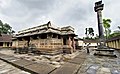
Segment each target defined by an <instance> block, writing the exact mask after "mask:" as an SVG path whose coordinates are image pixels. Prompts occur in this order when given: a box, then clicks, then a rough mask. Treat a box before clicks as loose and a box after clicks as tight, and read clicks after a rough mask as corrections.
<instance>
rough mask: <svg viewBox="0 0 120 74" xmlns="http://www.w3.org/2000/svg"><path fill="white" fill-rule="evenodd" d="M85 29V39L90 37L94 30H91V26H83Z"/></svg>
mask: <svg viewBox="0 0 120 74" xmlns="http://www.w3.org/2000/svg"><path fill="white" fill-rule="evenodd" d="M85 30H86V32H85V34H86V38H87V39H90V38H91V39H92V37H93V36H94V30H93V28H85Z"/></svg>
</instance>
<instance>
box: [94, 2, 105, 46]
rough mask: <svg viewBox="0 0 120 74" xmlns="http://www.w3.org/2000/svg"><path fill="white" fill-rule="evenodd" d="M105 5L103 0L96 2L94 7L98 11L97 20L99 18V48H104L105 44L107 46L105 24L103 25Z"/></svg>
mask: <svg viewBox="0 0 120 74" xmlns="http://www.w3.org/2000/svg"><path fill="white" fill-rule="evenodd" d="M103 7H104V4H102V1H98V2H96V3H95V7H94V10H95V12H97V20H98V32H99V41H100V47H99V48H103V46H105V39H104V32H103V26H102V10H103Z"/></svg>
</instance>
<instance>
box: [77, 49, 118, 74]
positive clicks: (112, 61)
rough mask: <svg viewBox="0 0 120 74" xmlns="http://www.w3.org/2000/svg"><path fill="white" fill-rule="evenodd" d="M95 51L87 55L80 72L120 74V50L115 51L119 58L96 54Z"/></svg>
mask: <svg viewBox="0 0 120 74" xmlns="http://www.w3.org/2000/svg"><path fill="white" fill-rule="evenodd" d="M94 52H95V51H92V52H91V53H90V54H89V55H88V56H87V59H86V60H85V61H84V63H83V64H82V66H81V68H80V70H79V72H78V74H120V52H118V51H115V54H116V55H117V58H114V57H105V56H94V55H93V53H94Z"/></svg>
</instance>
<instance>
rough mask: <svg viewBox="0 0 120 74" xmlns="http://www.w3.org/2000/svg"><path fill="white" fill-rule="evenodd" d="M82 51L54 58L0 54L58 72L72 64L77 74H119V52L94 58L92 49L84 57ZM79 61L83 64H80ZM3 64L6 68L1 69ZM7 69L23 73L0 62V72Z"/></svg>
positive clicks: (11, 53)
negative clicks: (48, 66) (46, 65)
mask: <svg viewBox="0 0 120 74" xmlns="http://www.w3.org/2000/svg"><path fill="white" fill-rule="evenodd" d="M84 51H86V50H79V51H77V52H75V53H73V54H64V55H63V54H61V55H56V56H47V55H34V54H14V51H13V50H8V49H2V50H0V53H2V54H6V55H10V56H11V55H12V56H15V57H17V58H24V59H27V60H32V61H34V62H37V63H40V62H42V63H47V64H50V65H52V66H53V67H55V68H57V69H58V70H59V67H60V68H61V69H60V70H62V68H66V67H64V65H66V66H67V64H71V65H72V64H73V66H75V67H76V68H75V69H77V72H76V73H77V74H120V52H119V51H115V54H116V55H117V58H114V57H105V56H94V55H93V54H94V52H95V51H94V50H92V49H90V53H89V54H85V55H86V56H84V55H82V54H81V53H86V52H84ZM77 57H82V58H77ZM83 58H85V59H83ZM72 59H73V60H72ZM82 59H83V60H82ZM69 60H71V61H69ZM81 61H83V62H82V63H80V62H81ZM66 62H67V63H66ZM3 64H5V65H7V66H6V67H1V66H2V65H3ZM9 66H10V67H9ZM61 66H62V67H61ZM11 67H12V68H11ZM9 68H11V70H10V71H11V72H12V71H13V73H9V74H14V72H16V71H18V72H23V71H22V70H20V69H18V68H16V67H13V66H12V65H10V64H8V63H5V62H4V61H2V60H0V70H1V71H0V72H4V71H7V70H9ZM68 68H71V67H68ZM75 69H73V68H72V69H71V70H75ZM63 70H64V69H63ZM56 71H57V70H56ZM58 72H59V71H58ZM53 73H55V72H53ZM18 74H27V72H25V71H24V72H23V73H18ZM71 74H74V73H72V72H71Z"/></svg>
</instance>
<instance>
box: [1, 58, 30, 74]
mask: <svg viewBox="0 0 120 74" xmlns="http://www.w3.org/2000/svg"><path fill="white" fill-rule="evenodd" d="M0 74H30V73H28V72H25V71H23V70H20V69H18V68H16V67H14V66H12V65H10V64H8V63H6V62H4V61H2V60H0Z"/></svg>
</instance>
